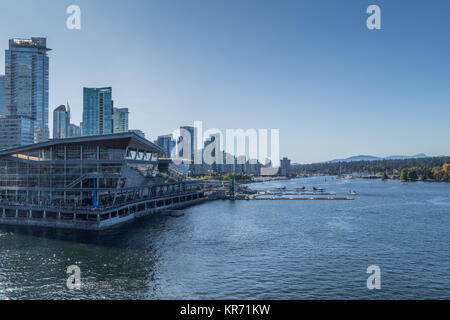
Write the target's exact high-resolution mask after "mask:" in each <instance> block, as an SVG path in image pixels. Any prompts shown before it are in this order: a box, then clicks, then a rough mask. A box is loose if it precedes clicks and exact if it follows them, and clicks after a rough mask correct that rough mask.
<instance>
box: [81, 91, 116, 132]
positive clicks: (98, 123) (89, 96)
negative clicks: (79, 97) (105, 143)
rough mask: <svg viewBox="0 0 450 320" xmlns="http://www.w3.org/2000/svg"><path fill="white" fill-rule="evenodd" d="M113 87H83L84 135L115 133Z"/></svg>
mask: <svg viewBox="0 0 450 320" xmlns="http://www.w3.org/2000/svg"><path fill="white" fill-rule="evenodd" d="M112 115H113V102H112V88H111V87H108V88H83V136H95V135H103V134H112V133H113V119H112Z"/></svg>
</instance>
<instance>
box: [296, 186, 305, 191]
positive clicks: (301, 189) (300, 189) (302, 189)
mask: <svg viewBox="0 0 450 320" xmlns="http://www.w3.org/2000/svg"><path fill="white" fill-rule="evenodd" d="M305 190H306V187H302V188H294V191H295V192H299V191H305Z"/></svg>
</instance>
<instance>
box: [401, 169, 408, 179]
mask: <svg viewBox="0 0 450 320" xmlns="http://www.w3.org/2000/svg"><path fill="white" fill-rule="evenodd" d="M400 180H402V181H408V169H402V173H401V174H400Z"/></svg>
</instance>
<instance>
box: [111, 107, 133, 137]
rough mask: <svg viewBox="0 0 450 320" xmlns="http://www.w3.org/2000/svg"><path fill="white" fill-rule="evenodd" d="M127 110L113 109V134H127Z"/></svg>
mask: <svg viewBox="0 0 450 320" xmlns="http://www.w3.org/2000/svg"><path fill="white" fill-rule="evenodd" d="M128 114H129V112H128V108H113V116H112V118H113V133H125V132H128Z"/></svg>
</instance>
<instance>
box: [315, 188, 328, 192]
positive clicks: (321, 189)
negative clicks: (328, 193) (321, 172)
mask: <svg viewBox="0 0 450 320" xmlns="http://www.w3.org/2000/svg"><path fill="white" fill-rule="evenodd" d="M313 190H314V191H319V192H323V191H325V189H323V188H316V187H314V188H313Z"/></svg>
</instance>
